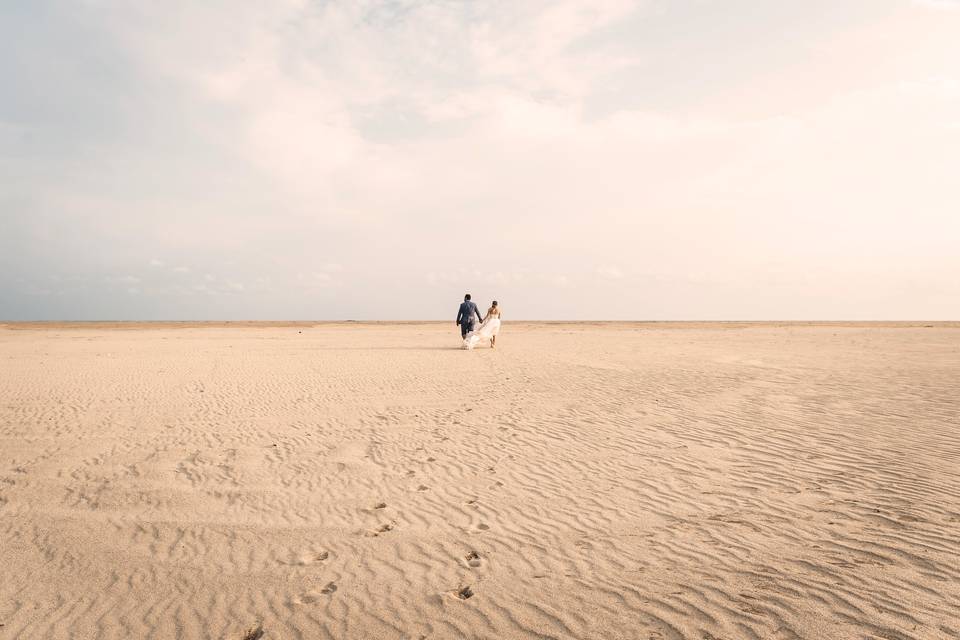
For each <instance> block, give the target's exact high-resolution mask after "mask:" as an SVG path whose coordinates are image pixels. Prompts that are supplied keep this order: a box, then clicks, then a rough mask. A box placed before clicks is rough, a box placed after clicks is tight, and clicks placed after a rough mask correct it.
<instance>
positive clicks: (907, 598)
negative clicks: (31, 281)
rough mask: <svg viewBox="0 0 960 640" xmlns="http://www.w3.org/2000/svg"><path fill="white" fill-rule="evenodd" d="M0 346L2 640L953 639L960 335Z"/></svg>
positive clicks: (206, 330) (21, 337) (672, 331)
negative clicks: (476, 344)
mask: <svg viewBox="0 0 960 640" xmlns="http://www.w3.org/2000/svg"><path fill="white" fill-rule="evenodd" d="M458 343H459V333H458V332H457V330H456V327H454V325H453V322H452V321H451V322H448V323H444V324H437V323H407V324H397V325H390V324H311V323H272V324H262V325H260V324H255V323H238V324H233V325H226V324H209V325H203V324H188V323H184V324H177V323H169V324H115V325H95V324H92V325H91V324H74V325H68V324H47V325H14V324H9V325H3V326H0V567H2V579H0V625H2V626H0V638H24V639H27V638H29V639H37V638H117V639H120V638H124V639H127V638H157V639H170V638H216V639H236V640H240V639H241V638H244V637H245V636H248V637H257V636H260V635H262V637H263V638H266V639H272V638H378V639H380V638H385V639H386V638H413V639H419V638H431V639H432V638H604V639H613V638H631V639H632V638H638V639H644V640H647V639H653V638H657V639H669V638H695V639H697V640H711V639H713V640H719V639H725V640H732V639H738V638H748V639H750V638H752V639H764V640H766V639H792V638H885V639H892V640H899V639H906V638H917V639H920V638H923V639H926V638H943V639H946V638H957V637H960V560H958V558H960V471H958V469H960V327H957V326H956V325H949V324H932V325H930V326H925V325H923V324H912V325H911V324H895V323H888V324H874V325H865V324H864V325H857V324H837V323H834V324H761V323H758V324H734V323H727V324H696V323H690V324H682V323H680V324H659V323H651V324H628V323H569V324H562V323H558V324H545V323H530V324H524V323H509V322H508V323H505V325H504V329H503V331H502V333H501V336H500V338H499V340H498V343H497V349H495V350H491V349H478V350H476V351H471V352H467V351H463V350H460V349H458V346H459V345H458Z"/></svg>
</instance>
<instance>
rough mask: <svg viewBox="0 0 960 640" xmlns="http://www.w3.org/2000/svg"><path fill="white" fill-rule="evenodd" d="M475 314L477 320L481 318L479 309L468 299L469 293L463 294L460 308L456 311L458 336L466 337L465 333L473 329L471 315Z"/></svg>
mask: <svg viewBox="0 0 960 640" xmlns="http://www.w3.org/2000/svg"><path fill="white" fill-rule="evenodd" d="M474 316H476V317H477V320H481V321H482V320H483V318H481V317H480V310H479V309H477V305H475V304H474V303H473V302H471V301H470V294H469V293H468V294H467V295H465V296H463V303H461V305H460V310H459V311H457V324H458V325H459V326H460V337H461V338H466V337H467V334H468V333H470V332H471V331H473V324H474V321H473V317H474Z"/></svg>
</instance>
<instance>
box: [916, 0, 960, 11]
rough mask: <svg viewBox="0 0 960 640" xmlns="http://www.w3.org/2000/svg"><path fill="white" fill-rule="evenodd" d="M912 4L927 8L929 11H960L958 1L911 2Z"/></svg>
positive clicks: (929, 0) (921, 0) (918, 0)
mask: <svg viewBox="0 0 960 640" xmlns="http://www.w3.org/2000/svg"><path fill="white" fill-rule="evenodd" d="M911 1H912V2H913V4H916V5H920V6H922V7H929V8H931V9H941V10H947V11H956V10H958V9H960V1H958V0H911Z"/></svg>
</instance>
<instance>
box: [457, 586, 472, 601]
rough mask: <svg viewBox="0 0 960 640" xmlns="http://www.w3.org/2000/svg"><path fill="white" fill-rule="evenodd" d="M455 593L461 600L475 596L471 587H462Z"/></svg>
mask: <svg viewBox="0 0 960 640" xmlns="http://www.w3.org/2000/svg"><path fill="white" fill-rule="evenodd" d="M454 593H456V595H457V597H458V598H460V599H461V600H466V599H468V598H472V597H473V595H474V594H473V589H471V588H470V585H467V586H465V587H461V588H460V589H457V590H456V591H455V592H454Z"/></svg>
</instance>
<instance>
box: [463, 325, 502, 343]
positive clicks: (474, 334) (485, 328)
mask: <svg viewBox="0 0 960 640" xmlns="http://www.w3.org/2000/svg"><path fill="white" fill-rule="evenodd" d="M498 333H500V318H497V317H493V318H487V320H486V321H485V322H484V323H483V324H481V325H480V326H479V327H477V328H476V329H474V330H473V331H471V332H470V333H468V334H467V335H466V337H465V338H464V339H463V348H464V349H473V348H474V347H475V346H477V345H478V344H490V339H491V338H493V337H494V336H495V335H497V334H498Z"/></svg>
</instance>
